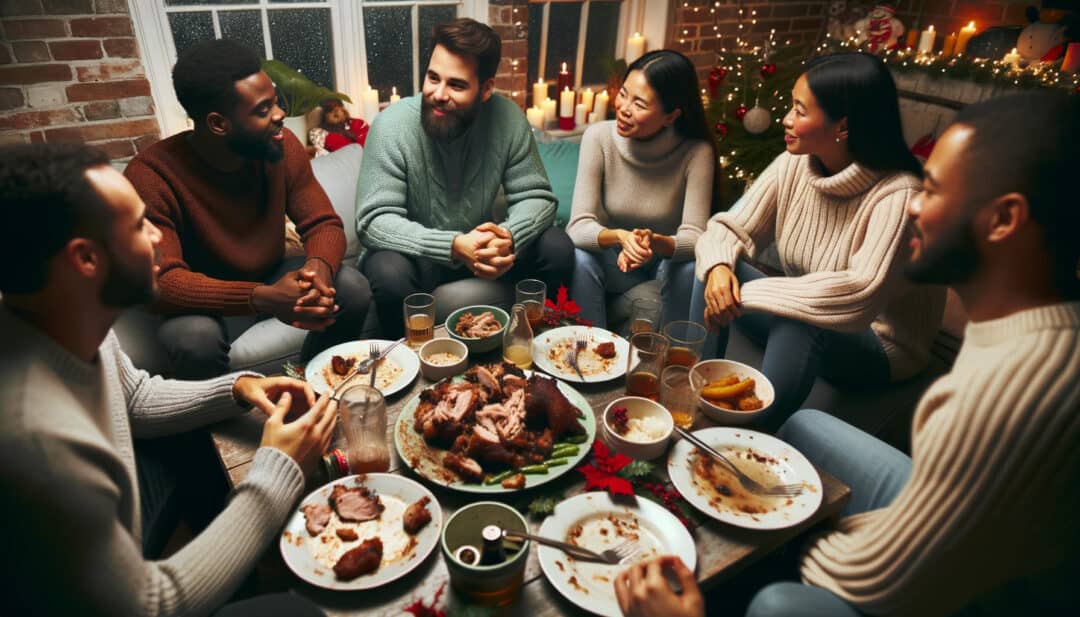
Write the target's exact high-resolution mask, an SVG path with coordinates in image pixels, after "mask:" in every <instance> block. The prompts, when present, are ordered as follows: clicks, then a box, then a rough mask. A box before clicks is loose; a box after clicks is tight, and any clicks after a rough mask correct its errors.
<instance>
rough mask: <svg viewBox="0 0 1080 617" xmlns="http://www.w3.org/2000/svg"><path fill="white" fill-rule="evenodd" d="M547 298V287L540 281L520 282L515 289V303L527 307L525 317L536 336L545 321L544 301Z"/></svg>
mask: <svg viewBox="0 0 1080 617" xmlns="http://www.w3.org/2000/svg"><path fill="white" fill-rule="evenodd" d="M546 297H547V285H546V284H545V283H544V281H541V280H539V279H525V280H523V281H519V282H518V284H517V286H516V287H515V288H514V298H515V300H514V303H515V304H521V305H524V306H525V316H526V317H527V318H528V319H529V327H530V328H532V331H533V334H535V333H536V332H537V331H538V330H537V328H539V327H540V323H541V322H543V321H544V299H545V298H546Z"/></svg>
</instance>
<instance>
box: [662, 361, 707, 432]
mask: <svg viewBox="0 0 1080 617" xmlns="http://www.w3.org/2000/svg"><path fill="white" fill-rule="evenodd" d="M697 399H698V393H697V390H695V389H694V386H693V384H692V383H691V381H690V368H689V367H687V366H681V365H672V366H668V367H665V368H664V373H663V374H662V375H661V378H660V404H661V405H663V406H664V407H665V408H666V409H667V410H668V413H669V414H671V419H672V420H673V421H674V422H675V426H678V427H680V428H684V429H687V430H689V429H690V428H691V427H693V426H694V421H695V420H696V419H697Z"/></svg>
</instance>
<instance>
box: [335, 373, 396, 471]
mask: <svg viewBox="0 0 1080 617" xmlns="http://www.w3.org/2000/svg"><path fill="white" fill-rule="evenodd" d="M340 410H341V426H342V429H343V430H344V432H345V444H346V445H345V455H346V457H347V458H348V460H349V471H350V472H352V473H374V472H382V471H388V470H389V469H390V447H389V445H388V444H387V439H386V401H385V400H384V399H383V395H382V393H381V392H379V391H378V390H377V389H375V388H372V387H370V386H365V385H363V384H361V385H356V386H351V387H350V388H348V389H347V390H345V391H344V392H343V393H342V394H341V407H340Z"/></svg>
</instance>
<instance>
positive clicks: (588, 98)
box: [581, 88, 594, 112]
mask: <svg viewBox="0 0 1080 617" xmlns="http://www.w3.org/2000/svg"><path fill="white" fill-rule="evenodd" d="M593 96H594V94H593V91H592V88H585V92H582V93H581V104H582V105H584V106H585V111H587V112H589V111H592V108H593Z"/></svg>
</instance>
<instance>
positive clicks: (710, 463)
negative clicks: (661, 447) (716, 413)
mask: <svg viewBox="0 0 1080 617" xmlns="http://www.w3.org/2000/svg"><path fill="white" fill-rule="evenodd" d="M694 435H695V436H697V437H698V439H701V440H702V441H704V442H705V443H706V444H708V445H709V446H711V447H712V448H713V449H714V450H716V451H718V452H719V453H720V454H723V455H724V456H726V457H727V458H728V459H730V460H731V461H732V462H733V463H734V464H735V466H736V467H738V468H739V469H740V470H741V471H742V472H743V473H745V474H746V475H748V476H750V477H751V478H753V479H754V480H756V481H757V482H758V483H759V484H762V485H765V486H772V485H774V484H780V483H783V484H799V483H801V484H802V485H803V491H802V493H800V494H799V495H798V496H795V497H765V496H761V495H755V494H754V493H751V492H750V491H748V490H746V489H745V488H743V486H742V485H741V484H739V481H738V479H736V477H735V475H734V474H733V473H731V472H730V471H729V470H727V469H726V468H724V467H723V466H722V465H721V464H720V463H717V462H716V461H714V460H713V459H712V457H710V456H709V455H708V454H706V453H704V452H702V451H701V450H699V449H698V448H696V447H694V445H693V444H691V443H690V442H689V441H687V440H685V439H682V440H680V441H679V442H678V443H676V444H675V447H674V448H672V449H671V454H670V455H669V456H668V476H669V477H670V478H671V482H672V483H673V484H674V485H675V488H677V489H679V492H680V493H682V496H683V498H684V499H686V501H688V502H690V504H691V505H693V506H694V507H695V508H697V509H698V510H701V511H702V512H704V513H705V514H708V515H709V516H711V517H713V518H715V519H717V520H719V521H722V522H724V523H728V524H730V525H735V526H736V527H745V528H747V529H783V528H785V527H792V526H794V525H798V524H799V523H801V522H803V521H805V520H806V519H808V518H810V517H811V516H812V515H813V514H814V512H817V509H818V507H819V506H820V505H821V498H822V493H823V491H822V484H821V476H819V475H818V472H817V470H816V469H814V466H813V465H811V464H810V461H808V460H806V457H805V456H803V455H802V454H801V453H800V452H799V451H797V450H796V449H795V448H793V447H791V446H790V445H788V444H786V443H784V442H783V441H780V440H779V439H777V438H776V437H773V436H772V435H766V434H765V433H758V432H757V431H748V430H746V429H741V428H733V427H713V428H706V429H702V430H699V431H694Z"/></svg>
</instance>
